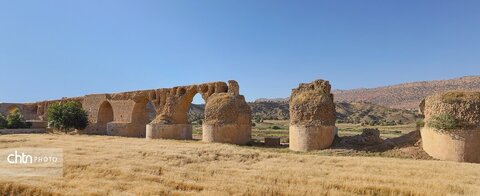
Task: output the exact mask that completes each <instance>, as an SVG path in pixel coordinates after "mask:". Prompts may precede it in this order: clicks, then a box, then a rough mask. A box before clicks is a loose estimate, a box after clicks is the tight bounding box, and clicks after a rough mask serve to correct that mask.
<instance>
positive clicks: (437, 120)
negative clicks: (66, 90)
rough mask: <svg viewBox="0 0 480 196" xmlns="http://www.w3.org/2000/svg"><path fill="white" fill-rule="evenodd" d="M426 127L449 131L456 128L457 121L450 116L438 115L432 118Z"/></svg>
mask: <svg viewBox="0 0 480 196" xmlns="http://www.w3.org/2000/svg"><path fill="white" fill-rule="evenodd" d="M427 125H428V126H429V127H433V128H435V129H439V130H446V131H450V130H452V129H455V128H457V127H458V121H457V119H455V117H453V116H452V115H450V114H439V115H435V116H432V118H431V119H430V120H429V121H428V122H427Z"/></svg>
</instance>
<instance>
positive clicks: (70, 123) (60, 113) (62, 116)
mask: <svg viewBox="0 0 480 196" xmlns="http://www.w3.org/2000/svg"><path fill="white" fill-rule="evenodd" d="M48 123H49V124H50V126H52V127H53V128H55V129H58V130H62V131H64V132H65V133H67V132H68V131H71V130H72V129H79V130H82V129H85V128H86V127H87V126H88V115H87V112H86V111H85V110H84V109H82V108H81V106H80V104H79V103H78V102H74V101H70V102H67V103H63V104H62V103H55V104H53V105H51V106H50V107H48Z"/></svg>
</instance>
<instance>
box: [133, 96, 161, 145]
mask: <svg viewBox="0 0 480 196" xmlns="http://www.w3.org/2000/svg"><path fill="white" fill-rule="evenodd" d="M131 115H132V116H131V125H132V129H131V131H132V133H130V135H131V136H134V137H145V128H146V125H147V124H148V123H150V122H152V120H153V119H155V117H156V115H157V112H156V109H155V106H154V104H153V102H152V101H150V100H148V99H142V100H140V101H138V102H136V103H135V104H134V106H133V110H132V114H131Z"/></svg>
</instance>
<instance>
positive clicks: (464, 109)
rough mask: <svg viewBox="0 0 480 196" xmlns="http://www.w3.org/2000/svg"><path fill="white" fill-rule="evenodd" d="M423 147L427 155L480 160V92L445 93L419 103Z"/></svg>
mask: <svg viewBox="0 0 480 196" xmlns="http://www.w3.org/2000/svg"><path fill="white" fill-rule="evenodd" d="M420 108H421V111H422V112H423V114H424V115H425V122H426V123H425V126H424V127H423V128H421V130H420V133H421V135H422V147H423V150H425V152H427V153H428V154H429V155H430V156H432V157H434V158H437V159H440V160H449V161H458V162H473V163H480V92H447V93H439V94H436V95H432V96H429V97H427V98H426V99H425V101H424V102H422V104H421V106H420Z"/></svg>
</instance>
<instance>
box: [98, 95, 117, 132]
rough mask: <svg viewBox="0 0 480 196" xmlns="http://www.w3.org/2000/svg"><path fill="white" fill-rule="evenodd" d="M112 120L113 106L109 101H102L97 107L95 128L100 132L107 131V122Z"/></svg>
mask: <svg viewBox="0 0 480 196" xmlns="http://www.w3.org/2000/svg"><path fill="white" fill-rule="evenodd" d="M113 120H114V113H113V108H112V105H111V104H110V102H108V101H104V102H103V103H102V104H101V105H100V108H99V109H98V115H97V130H98V131H100V132H99V133H100V134H106V133H107V124H108V123H110V122H112V121H113Z"/></svg>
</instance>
